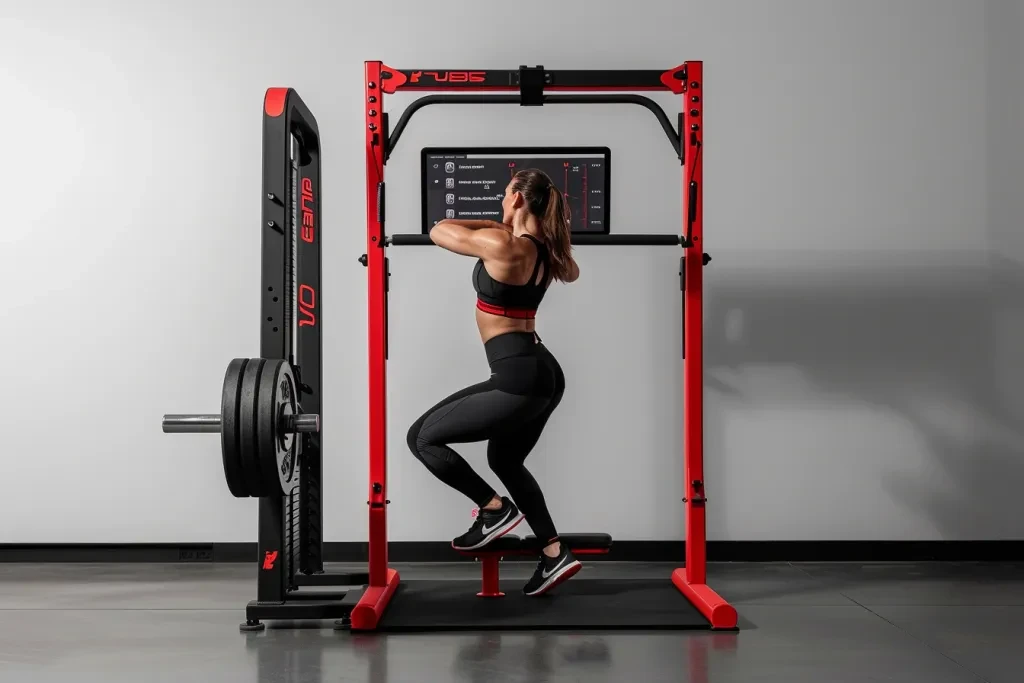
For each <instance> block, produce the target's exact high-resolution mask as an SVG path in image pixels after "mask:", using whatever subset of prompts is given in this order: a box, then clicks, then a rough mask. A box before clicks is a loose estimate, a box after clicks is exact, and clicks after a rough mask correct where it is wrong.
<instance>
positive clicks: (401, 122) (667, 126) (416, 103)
mask: <svg viewBox="0 0 1024 683" xmlns="http://www.w3.org/2000/svg"><path fill="white" fill-rule="evenodd" d="M543 101H544V104H637V105H640V106H641V107H644V108H646V109H648V110H649V111H650V112H651V113H652V114H654V116H655V117H656V118H657V119H658V123H659V124H661V129H662V130H663V131H665V135H666V136H667V137H668V139H669V142H670V143H671V144H672V149H673V150H674V151H675V153H676V156H677V157H678V156H679V154H680V150H681V149H682V147H681V142H680V139H679V133H677V132H676V129H675V127H674V126H673V125H672V122H671V121H669V119H668V115H667V114H666V113H665V110H664V109H662V108H661V106H660V105H658V103H657V102H655V101H654V100H652V99H651V98H649V97H644V96H643V95H632V94H626V95H620V94H609V95H600V94H598V95H544V99H543ZM520 102H521V100H520V97H519V95H490V94H481V95H424V96H423V97H420V98H417V99H415V100H413V101H412V102H410V103H409V105H408V106H407V107H406V108H405V111H403V112H402V116H401V117H399V119H398V123H397V124H395V127H394V129H393V130H392V131H391V135H390V136H389V137H388V141H387V143H388V145H387V154H388V156H390V155H391V153H392V152H394V151H395V147H396V146H397V145H398V139H399V138H400V137H402V132H403V131H404V130H405V127H406V126H407V125H409V119H411V118H412V115H413V114H415V113H416V112H417V111H419V110H420V109H422V108H423V107H425V106H427V105H430V104H519V103H520Z"/></svg>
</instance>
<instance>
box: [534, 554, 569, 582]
mask: <svg viewBox="0 0 1024 683" xmlns="http://www.w3.org/2000/svg"><path fill="white" fill-rule="evenodd" d="M568 559H569V556H568V555H566V556H565V557H563V558H562V561H561V562H559V563H558V564H556V565H555V566H554V567H552V568H551V571H542V572H541V573H540V578H542V579H546V578H548V577H550V576H551V575H552V574H554V573H555V572H556V571H558V570H559V569H560V568H561V566H562V565H563V564H565V561H566V560H568Z"/></svg>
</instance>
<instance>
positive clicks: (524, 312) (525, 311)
mask: <svg viewBox="0 0 1024 683" xmlns="http://www.w3.org/2000/svg"><path fill="white" fill-rule="evenodd" d="M476 307H477V308H479V309H480V310H481V311H483V312H484V313H490V314H491V315H500V316H502V317H504V318H520V319H522V320H533V319H534V318H536V317H537V311H536V310H534V309H529V308H505V307H504V306H495V305H494V304H489V303H487V302H486V301H481V300H480V299H477V300H476Z"/></svg>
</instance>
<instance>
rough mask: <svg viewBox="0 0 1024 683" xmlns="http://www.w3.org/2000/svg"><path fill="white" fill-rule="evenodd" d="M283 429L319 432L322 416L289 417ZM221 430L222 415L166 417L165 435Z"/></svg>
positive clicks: (164, 423) (309, 414) (213, 432)
mask: <svg viewBox="0 0 1024 683" xmlns="http://www.w3.org/2000/svg"><path fill="white" fill-rule="evenodd" d="M283 427H284V430H285V431H286V432H297V433H309V432H319V431H320V416H319V415H317V414H316V413H303V414H301V415H288V416H286V417H285V423H284V425H283ZM220 429H221V418H220V415H192V414H187V415H164V420H163V430H164V433H165V434H219V433H220Z"/></svg>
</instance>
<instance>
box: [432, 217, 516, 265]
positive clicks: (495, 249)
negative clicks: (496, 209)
mask: <svg viewBox="0 0 1024 683" xmlns="http://www.w3.org/2000/svg"><path fill="white" fill-rule="evenodd" d="M430 240H431V241H432V242H433V243H434V244H436V245H437V246H439V247H441V248H443V249H447V250H448V251H451V252H454V253H456V254H461V255H463V256H476V257H477V258H482V259H490V260H502V259H503V258H504V257H505V256H506V255H507V254H508V253H509V249H510V248H511V246H512V231H511V230H510V229H509V227H508V226H507V225H505V224H504V223H496V222H494V221H460V220H443V221H441V222H439V223H437V224H436V225H435V226H434V227H433V228H431V229H430Z"/></svg>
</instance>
